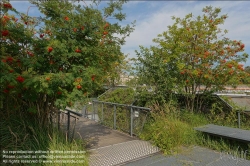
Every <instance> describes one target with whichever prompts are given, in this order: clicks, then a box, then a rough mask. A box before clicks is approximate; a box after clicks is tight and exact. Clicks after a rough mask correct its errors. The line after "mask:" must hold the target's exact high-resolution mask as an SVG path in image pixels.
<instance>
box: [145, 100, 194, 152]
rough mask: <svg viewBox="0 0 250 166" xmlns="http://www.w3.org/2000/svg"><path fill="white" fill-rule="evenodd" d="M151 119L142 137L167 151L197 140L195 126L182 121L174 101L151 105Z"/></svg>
mask: <svg viewBox="0 0 250 166" xmlns="http://www.w3.org/2000/svg"><path fill="white" fill-rule="evenodd" d="M151 109H152V113H151V119H150V120H149V121H148V122H147V123H146V125H145V127H144V129H143V131H142V133H141V134H140V138H142V139H145V140H150V141H152V142H153V144H154V145H156V146H158V147H159V148H161V150H162V151H163V152H164V153H166V154H169V153H172V152H173V151H176V150H178V147H179V146H181V145H191V144H194V143H195V141H196V131H195V130H193V127H192V126H191V125H190V124H188V123H185V122H183V121H181V118H180V116H181V113H180V110H178V109H177V108H175V107H174V105H173V103H169V104H165V105H164V107H160V106H159V105H158V104H155V105H154V106H153V107H151Z"/></svg>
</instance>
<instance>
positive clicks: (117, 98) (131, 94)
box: [99, 88, 135, 104]
mask: <svg viewBox="0 0 250 166" xmlns="http://www.w3.org/2000/svg"><path fill="white" fill-rule="evenodd" d="M99 100H101V101H106V102H113V103H119V104H132V103H133V102H134V100H135V91H134V90H133V89H132V88H116V89H114V90H112V91H108V92H107V93H105V94H104V95H102V96H101V97H100V98H99Z"/></svg>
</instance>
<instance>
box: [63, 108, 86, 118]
mask: <svg viewBox="0 0 250 166" xmlns="http://www.w3.org/2000/svg"><path fill="white" fill-rule="evenodd" d="M65 110H66V111H68V112H70V113H72V114H75V115H77V116H80V117H82V114H81V113H79V112H75V111H71V110H69V109H68V108H65Z"/></svg>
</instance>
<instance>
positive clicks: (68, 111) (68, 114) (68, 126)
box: [67, 111, 70, 132]
mask: <svg viewBox="0 0 250 166" xmlns="http://www.w3.org/2000/svg"><path fill="white" fill-rule="evenodd" d="M69 126H70V112H69V111H68V126H67V129H68V132H69Z"/></svg>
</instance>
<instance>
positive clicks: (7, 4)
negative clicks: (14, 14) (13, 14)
mask: <svg viewBox="0 0 250 166" xmlns="http://www.w3.org/2000/svg"><path fill="white" fill-rule="evenodd" d="M3 7H4V8H7V9H12V5H11V4H10V3H4V4H3Z"/></svg>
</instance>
